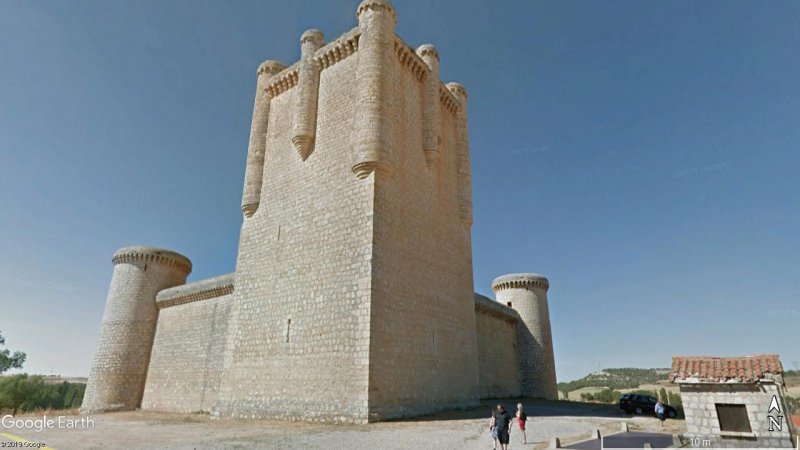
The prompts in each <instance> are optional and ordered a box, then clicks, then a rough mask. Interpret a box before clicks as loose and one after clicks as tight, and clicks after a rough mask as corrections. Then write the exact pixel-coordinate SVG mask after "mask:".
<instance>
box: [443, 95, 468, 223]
mask: <svg viewBox="0 0 800 450" xmlns="http://www.w3.org/2000/svg"><path fill="white" fill-rule="evenodd" d="M447 89H448V90H449V91H450V92H451V93H452V94H453V95H454V96H455V97H456V99H457V100H458V104H459V108H458V112H457V113H456V154H457V157H458V212H459V215H460V217H461V222H462V223H463V224H464V225H465V226H466V227H468V228H469V227H471V226H472V173H471V172H470V162H469V131H468V130H469V128H468V125H467V89H466V88H464V86H462V85H461V84H459V83H447Z"/></svg>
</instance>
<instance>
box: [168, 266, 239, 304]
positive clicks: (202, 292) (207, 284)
mask: <svg viewBox="0 0 800 450" xmlns="http://www.w3.org/2000/svg"><path fill="white" fill-rule="evenodd" d="M235 278H236V274H235V273H228V274H225V275H220V276H217V277H213V278H207V279H205V280H200V281H195V282H192V283H187V284H184V285H181V286H175V287H171V288H169V289H164V290H163V291H160V292H159V293H158V294H157V295H156V305H157V306H158V308H159V309H161V308H169V307H170V306H176V305H183V304H186V303H192V302H197V301H201V300H208V299H212V298H217V297H221V296H223V295H228V294H230V293H232V292H233V289H234V281H235Z"/></svg>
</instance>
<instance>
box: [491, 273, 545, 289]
mask: <svg viewBox="0 0 800 450" xmlns="http://www.w3.org/2000/svg"><path fill="white" fill-rule="evenodd" d="M526 287H535V288H540V289H544V290H545V292H547V290H548V289H550V282H549V281H548V280H547V278H546V277H545V276H544V275H539V274H536V273H512V274H509V275H503V276H500V277H497V278H495V279H494V280H493V281H492V291H494V292H498V291H502V290H505V289H519V288H526Z"/></svg>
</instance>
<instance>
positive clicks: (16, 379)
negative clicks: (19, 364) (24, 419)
mask: <svg viewBox="0 0 800 450" xmlns="http://www.w3.org/2000/svg"><path fill="white" fill-rule="evenodd" d="M44 393H45V384H44V380H43V379H42V377H40V376H33V377H29V376H28V374H27V373H23V374H19V375H14V376H11V377H7V378H4V379H2V380H0V406H2V407H4V408H9V409H11V410H12V412H11V415H12V416H15V415H17V410H19V409H22V410H25V411H27V410H30V409H33V407H34V406H35V405H36V403H38V402H39V401H40V399H41V397H42V395H43V394H44Z"/></svg>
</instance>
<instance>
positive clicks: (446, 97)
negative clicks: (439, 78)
mask: <svg viewBox="0 0 800 450" xmlns="http://www.w3.org/2000/svg"><path fill="white" fill-rule="evenodd" d="M439 100H441V102H442V105H444V107H445V108H447V110H448V111H450V114H453V115H455V114H456V113H457V112H458V109H459V106H460V104H459V101H458V99H456V97H455V96H454V95H453V93H452V92H450V90H449V89H447V86H445V85H444V83H442V84H440V85H439Z"/></svg>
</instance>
